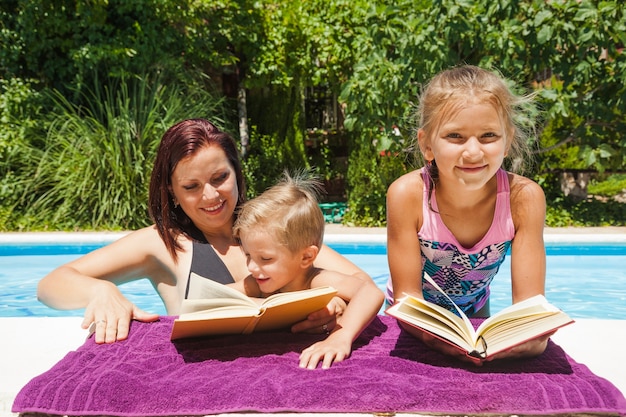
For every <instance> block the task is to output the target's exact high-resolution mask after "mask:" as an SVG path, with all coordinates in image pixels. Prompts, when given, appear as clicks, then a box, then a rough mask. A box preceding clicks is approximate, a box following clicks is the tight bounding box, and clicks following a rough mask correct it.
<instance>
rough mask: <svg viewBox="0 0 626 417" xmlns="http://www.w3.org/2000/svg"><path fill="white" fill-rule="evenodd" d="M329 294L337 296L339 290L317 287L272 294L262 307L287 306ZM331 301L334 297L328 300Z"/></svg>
mask: <svg viewBox="0 0 626 417" xmlns="http://www.w3.org/2000/svg"><path fill="white" fill-rule="evenodd" d="M327 294H333V296H334V295H335V294H337V290H336V289H334V288H332V287H317V288H310V289H308V290H301V291H289V292H281V293H277V294H272V295H270V296H269V297H267V298H266V299H265V300H263V302H262V303H261V307H271V306H279V305H281V304H287V303H291V302H293V301H297V300H301V299H305V298H312V297H317V296H321V295H327ZM330 299H332V297H330V298H329V299H328V300H329V301H330Z"/></svg>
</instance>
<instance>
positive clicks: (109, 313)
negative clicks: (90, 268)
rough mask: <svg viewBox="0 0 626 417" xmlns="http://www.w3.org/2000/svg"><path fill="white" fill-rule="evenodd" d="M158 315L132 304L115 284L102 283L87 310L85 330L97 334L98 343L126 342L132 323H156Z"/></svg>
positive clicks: (83, 323) (84, 322) (84, 321)
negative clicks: (132, 321)
mask: <svg viewBox="0 0 626 417" xmlns="http://www.w3.org/2000/svg"><path fill="white" fill-rule="evenodd" d="M158 318H159V315H158V314H152V313H146V312H145V311H143V310H141V309H140V308H138V307H137V306H135V305H134V304H133V303H131V302H130V301H129V300H128V299H127V298H126V297H124V295H122V293H121V292H120V291H119V289H118V288H117V287H116V286H115V284H113V283H111V282H109V281H102V285H100V286H98V289H97V291H95V295H94V297H93V298H92V299H91V301H90V302H89V304H88V305H87V307H86V308H85V316H84V319H83V322H82V327H83V329H89V333H90V335H91V334H92V333H95V341H96V343H113V342H116V341H120V340H125V339H126V338H127V337H128V331H129V330H130V321H131V320H139V321H144V322H150V321H156V320H157V319H158Z"/></svg>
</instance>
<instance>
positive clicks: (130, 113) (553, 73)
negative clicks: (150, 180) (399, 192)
mask: <svg viewBox="0 0 626 417" xmlns="http://www.w3.org/2000/svg"><path fill="white" fill-rule="evenodd" d="M625 43H626V9H624V7H623V5H622V2H621V1H618V0H607V1H601V2H597V1H593V0H564V1H549V2H546V1H544V0H522V1H514V0H501V1H497V2H493V1H487V0H480V1H470V0H441V1H437V2H432V1H426V0H395V1H391V0H375V1H368V0H311V1H306V2H292V1H287V0H281V1H274V0H260V1H259V0H216V1H211V2H207V1H198V0H180V1H172V0H137V1H132V2H128V1H124V0H95V1H89V2H84V1H79V2H75V1H69V0H60V1H53V0H12V1H4V2H1V3H0V45H2V47H1V48H0V83H2V84H0V86H1V92H2V96H1V97H0V111H1V112H2V113H1V117H2V119H1V120H0V157H2V160H0V174H2V178H0V197H1V198H2V203H0V207H2V211H1V213H0V214H1V215H2V219H3V220H2V223H3V224H4V225H7V226H3V225H2V224H0V227H7V228H27V227H40V228H43V227H46V225H50V226H49V227H51V228H52V227H54V228H56V227H57V225H56V224H54V221H55V220H54V219H58V221H59V222H60V223H61V224H62V227H63V228H72V227H75V225H74V224H71V223H72V221H73V220H71V219H72V216H70V215H68V214H67V213H70V214H74V213H80V216H79V217H80V219H81V220H78V221H77V222H76V224H78V222H92V221H94V219H96V220H98V219H104V218H108V217H109V216H110V215H109V214H104V211H103V212H98V210H99V209H98V208H97V206H98V205H102V206H103V207H105V206H106V207H107V210H110V211H113V212H115V211H118V213H117V214H115V216H117V217H118V218H124V219H125V220H123V221H122V223H120V227H122V225H129V227H130V225H133V224H143V223H142V222H143V221H144V219H145V207H139V206H136V205H133V206H132V207H130V206H128V207H123V206H124V204H123V203H121V202H122V198H123V197H122V193H130V190H131V189H133V185H132V184H134V187H135V188H136V189H138V190H141V185H138V183H140V182H141V181H144V182H145V179H146V176H145V173H140V172H139V171H141V170H138V169H137V168H136V167H135V168H134V169H130V168H125V169H122V168H121V167H120V164H127V163H132V164H135V165H141V164H144V165H145V164H149V158H150V150H149V149H150V146H151V145H148V144H147V143H144V142H143V141H145V140H146V139H145V137H146V135H150V136H152V135H153V133H152V132H156V133H155V134H156V137H157V138H158V137H159V135H160V133H162V129H163V128H164V127H165V125H166V124H167V123H168V122H169V121H171V120H174V119H180V118H184V117H189V116H191V113H194V112H193V111H190V110H189V108H190V107H186V106H191V107H193V106H195V105H197V106H201V105H202V103H203V100H204V98H202V97H198V95H200V96H201V95H202V94H204V93H203V91H205V90H206V89H207V88H209V89H210V88H211V84H212V83H216V84H217V85H224V86H226V87H225V88H224V90H223V94H224V95H226V96H228V97H231V98H232V97H234V93H235V92H236V90H235V89H233V88H232V87H233V85H234V86H237V87H238V86H240V85H243V86H245V87H246V88H248V92H249V94H250V97H251V100H250V108H249V109H248V110H249V113H250V118H251V121H252V122H253V123H254V124H253V126H252V140H251V151H252V152H253V155H252V156H251V157H250V158H249V160H247V161H245V163H246V164H247V167H248V169H247V171H248V170H249V171H250V172H249V173H248V175H249V177H250V178H249V182H250V190H251V192H253V191H254V192H256V191H259V190H261V191H262V189H263V188H264V187H265V186H266V185H269V184H270V183H272V182H273V181H274V180H275V178H276V176H277V175H274V174H279V173H280V172H282V169H283V167H288V168H298V167H303V166H307V165H310V166H313V167H315V168H317V169H318V170H319V172H320V173H321V174H322V175H323V176H324V177H325V178H326V179H330V178H332V177H333V176H336V175H344V174H343V173H341V172H339V170H336V169H334V167H333V158H334V156H333V152H332V150H331V149H324V150H322V151H320V152H318V153H317V154H314V155H307V154H306V153H305V151H306V150H305V148H304V140H305V136H304V132H305V126H304V124H303V119H304V117H303V108H302V96H303V91H304V89H305V88H306V87H312V86H319V85H324V86H327V89H328V90H329V91H332V92H333V93H335V94H339V97H340V101H341V111H340V116H341V117H343V120H342V121H343V127H345V128H346V129H347V130H348V132H349V137H350V138H351V141H352V142H351V143H350V144H349V149H350V150H351V151H352V152H351V154H350V158H349V162H350V168H349V170H348V171H347V173H345V175H346V176H347V178H346V180H347V184H348V187H349V188H348V197H349V206H350V210H349V211H348V213H347V214H346V217H347V218H349V219H350V222H351V223H354V224H370V225H374V224H383V223H384V218H385V216H384V211H385V208H384V198H383V197H384V194H385V192H386V186H387V185H388V184H389V183H390V182H391V181H392V180H393V179H394V178H395V177H397V176H399V175H401V174H402V173H403V172H405V171H406V170H408V169H411V168H412V167H413V164H412V163H407V162H406V160H405V159H404V158H402V157H392V158H384V157H382V156H381V155H380V151H390V152H391V154H392V155H395V154H398V153H400V152H401V151H402V150H403V149H405V148H407V147H409V146H410V143H409V138H413V137H414V133H413V131H414V128H415V120H414V117H413V112H414V108H415V105H416V104H417V103H416V102H417V100H418V93H419V91H420V89H421V86H422V85H423V83H424V82H426V81H427V80H428V79H430V78H431V77H432V76H433V75H434V74H435V73H437V72H439V71H440V70H442V69H445V68H448V67H450V66H453V65H458V64H461V63H469V64H476V65H481V66H483V67H487V68H494V69H498V70H500V71H501V72H502V73H503V75H505V76H506V77H508V78H510V79H511V80H512V84H513V85H514V86H516V88H519V89H520V91H530V90H536V91H537V92H538V96H537V97H538V100H539V102H540V104H541V105H542V107H543V110H544V111H545V118H544V121H545V122H544V121H540V122H539V123H538V125H537V130H538V131H543V133H542V135H541V142H540V148H541V149H539V150H538V152H539V153H538V161H537V162H538V164H537V165H536V167H537V168H536V169H535V171H534V172H531V173H530V174H529V175H530V176H531V177H533V178H535V179H537V181H538V182H540V184H541V185H542V187H544V189H545V190H546V194H547V195H548V197H549V198H550V199H551V200H554V203H552V202H551V200H550V205H551V206H553V208H554V211H553V212H552V213H551V214H550V217H551V218H552V219H553V220H554V221H555V222H557V221H562V222H564V223H572V222H578V221H581V220H580V216H583V215H589V216H591V215H592V213H591V211H587V210H586V209H583V208H576V207H570V206H567V205H564V203H563V202H562V201H560V200H559V198H560V197H561V196H560V189H559V186H558V177H557V176H556V173H557V172H558V171H559V170H562V169H564V168H568V169H594V170H597V171H599V172H603V171H605V170H608V171H611V170H623V169H624V168H625V165H626V149H625V148H626V139H624V137H625V135H624V133H625V132H626V116H625V115H626V108H625V107H626V100H624V99H623V98H624V97H626V54H624V52H623V46H624V44H625ZM157 72H159V73H161V74H167V75H163V78H162V79H161V84H158V85H154V86H151V88H150V89H145V90H144V93H141V94H145V102H144V104H146V106H148V107H149V108H150V109H151V110H145V111H146V112H148V113H153V112H154V113H156V114H158V115H157V116H148V115H146V114H137V113H135V112H134V110H130V107H129V106H130V105H127V104H124V103H125V100H127V99H124V98H122V97H124V94H127V95H128V96H129V97H130V96H135V97H136V98H135V100H137V101H140V99H139V98H137V95H139V94H140V93H139V90H140V89H136V90H133V89H134V88H135V87H131V86H130V84H128V85H127V87H126V88H127V93H120V92H119V91H121V90H120V89H119V88H118V87H119V86H114V84H115V83H112V82H111V81H110V80H112V79H119V78H120V77H122V76H124V77H126V74H129V75H128V76H127V77H128V78H127V79H126V81H129V80H130V79H132V78H133V77H134V76H141V74H145V73H151V74H152V73H157ZM96 74H99V75H100V77H101V78H103V79H105V84H104V85H105V87H102V86H101V85H100V84H99V83H98V79H97V76H96ZM102 74H104V75H102ZM188 74H191V75H190V76H188ZM198 74H202V75H203V74H210V77H211V81H210V82H209V81H207V79H206V78H202V77H201V76H199V75H198ZM189 78H191V80H192V81H191V83H193V87H180V82H181V81H182V82H183V83H187V85H189V83H190V81H189ZM22 80H23V81H22ZM26 80H29V81H26ZM30 80H32V81H30ZM133 82H134V81H133ZM86 86H92V87H90V91H89V90H88V89H87V88H86ZM164 86H167V88H165V87H164ZM46 88H54V89H56V90H57V91H58V93H59V94H60V96H58V95H57V96H56V98H57V104H58V105H59V107H57V108H56V109H55V110H54V112H53V114H50V105H49V103H48V101H47V95H45V94H42V93H43V92H44V91H45V89H46ZM98 89H100V90H102V91H100V93H98ZM107 89H108V90H109V91H108V92H105V90H107ZM148 90H150V92H147V91H148ZM177 94H178V95H182V94H184V95H185V100H182V99H180V97H179V98H178V100H179V102H180V101H184V105H180V103H178V104H177V103H176V101H175V100H174V99H173V98H172V97H176V96H177ZM60 97H63V99H60ZM150 97H154V99H152V98H150ZM168 97H169V98H168ZM97 100H103V101H101V102H100V103H97V102H95V103H94V101H97ZM129 100H130V99H129ZM151 100H154V103H157V102H158V103H161V104H159V105H157V104H154V106H155V107H154V108H152V107H150V106H152V104H150V103H152V101H151ZM169 100H172V102H170V101H169ZM131 101H132V100H131ZM105 102H106V104H103V103H105ZM164 103H165V104H164ZM124 106H127V107H124ZM98 107H108V108H107V109H106V110H105V109H100V110H98ZM117 107H120V108H119V109H118V108H117ZM183 108H184V111H185V113H186V114H184V115H183V114H182V113H177V112H178V111H181V112H182V111H183ZM212 108H213V107H211V106H209V109H208V110H206V111H204V112H202V111H198V112H199V113H202V114H204V115H209V117H210V118H212V119H213V117H212V115H211V112H212V110H211V109H212ZM198 112H195V113H194V114H198ZM171 114H178V116H171ZM50 116H55V117H54V118H53V125H52V126H51V128H50V129H48V126H49V124H50V123H51V122H50ZM224 118H225V119H226V120H224V122H225V126H226V127H227V128H228V129H229V130H230V131H231V132H233V131H234V130H233V129H232V126H236V121H235V117H233V114H228V115H227V116H224ZM81 119H84V120H81ZM134 119H137V120H143V121H144V122H145V121H148V122H146V123H147V124H143V125H142V124H140V123H136V124H135V125H133V122H131V121H132V120H134ZM394 125H395V126H398V128H399V131H400V132H401V136H400V137H396V136H395V135H391V134H389V133H388V132H390V131H391V129H392V126H394ZM341 127H342V126H341V125H339V126H338V129H341ZM42 132H46V133H45V134H42ZM137 135H139V136H137ZM62 136H66V138H65V139H63V138H62ZM113 136H117V137H119V138H125V139H124V143H111V142H112V139H110V138H111V137H113ZM139 137H140V138H141V140H139V139H137V138H139ZM131 138H133V139H132V141H131ZM402 138H404V140H405V141H406V142H402ZM255 141H258V143H254V142H255ZM44 145H45V146H44ZM72 146H73V147H76V148H77V149H79V150H81V151H82V152H83V153H84V155H83V156H82V158H83V160H82V161H81V160H80V159H79V152H78V151H72V149H71V147H72ZM98 147H100V148H102V149H101V150H100V151H98V150H97V148H98ZM107 149H108V150H109V151H110V152H112V151H113V150H114V149H115V152H121V155H119V156H117V157H116V158H117V159H115V158H113V159H107V158H106V157H103V159H102V161H101V162H100V165H101V166H98V161H97V160H96V159H97V158H96V157H95V156H94V157H93V158H91V159H92V160H91V161H90V162H87V160H88V159H89V157H90V156H91V155H92V154H93V155H95V154H97V153H98V152H106V150H107ZM44 150H45V154H43V155H42V151H44ZM134 152H141V153H142V154H143V156H142V157H139V156H136V155H135V156H129V155H130V154H133V153H134ZM70 156H71V157H72V158H75V159H76V160H75V162H74V163H73V165H71V164H70V163H69V162H67V163H66V165H65V167H63V164H64V163H65V162H62V161H61V160H59V159H58V158H60V157H63V158H69V157H70ZM41 158H46V160H45V161H46V165H43V162H40V159H41ZM55 158H57V159H56V160H55ZM142 158H143V159H142ZM42 161H43V160H42ZM63 161H64V160H63ZM277 161H278V163H277ZM116 164H118V165H116ZM48 165H49V166H48ZM35 166H37V167H39V171H37V175H38V176H37V177H36V178H37V181H33V175H34V172H33V170H32V169H31V168H32V167H35ZM105 166H107V167H114V168H115V169H116V170H119V173H118V174H112V173H109V176H105V168H104V167H105ZM70 167H71V168H72V169H74V167H83V168H85V170H86V171H89V172H92V173H93V174H88V175H92V177H94V178H95V177H96V175H98V176H100V177H101V178H106V179H107V181H110V182H111V183H116V182H118V181H121V180H120V178H119V176H121V175H130V176H131V177H130V178H129V179H128V184H121V185H119V187H118V189H119V190H125V191H123V192H122V191H120V193H119V194H116V193H115V192H114V191H112V189H109V190H108V191H106V192H105V188H107V187H106V186H102V187H103V188H102V189H93V188H91V189H90V187H89V186H88V185H86V184H84V182H85V180H84V178H85V177H88V175H87V174H85V177H80V176H79V175H78V174H76V176H74V177H72V175H73V174H72V173H71V171H72V170H71V169H70ZM86 167H89V168H88V169H87V168H86ZM127 169H128V171H127ZM274 171H276V172H274ZM44 174H45V175H46V177H44ZM118 175H119V176H118ZM70 178H72V181H75V187H76V190H78V191H75V192H74V194H76V195H80V194H83V195H82V196H81V197H85V198H87V199H88V200H87V201H90V203H89V204H84V205H83V206H84V207H83V206H80V205H78V204H77V203H68V202H67V200H68V199H69V198H70V197H71V194H72V192H71V191H70V187H69V186H68V187H66V188H65V189H63V188H62V187H61V188H58V187H60V185H59V184H60V183H62V182H63V180H65V182H67V183H68V184H69V182H70ZM81 180H82V181H81ZM35 182H39V184H37V185H35V184H34V183H35ZM105 183H106V181H105ZM27 186H28V187H29V188H28V190H29V192H26V188H25V187H27ZM61 190H63V191H61ZM141 192H143V191H139V192H136V193H134V196H135V197H134V198H135V200H140V196H142V194H141ZM55 193H60V194H59V195H58V196H56V197H54V196H53V195H54V194H55ZM88 193H93V194H94V195H96V194H99V195H100V197H101V198H104V196H106V198H110V199H111V201H106V202H101V203H99V204H96V203H94V202H93V201H95V200H91V199H89V195H88ZM115 199H117V201H116V200H115ZM44 200H46V201H48V203H47V205H45V207H46V210H48V211H47V212H45V213H44V212H42V213H37V212H36V211H35V209H34V208H32V207H31V206H30V205H31V204H33V207H38V208H39V209H41V210H43V207H44V206H43V205H42V204H43V202H44ZM74 200H77V198H74ZM133 204H134V203H133ZM53 205H56V206H55V207H56V208H58V211H59V213H57V212H56V211H55V210H53V209H52V208H51V207H53ZM88 206H89V209H87V208H85V207H88ZM581 207H582V206H581ZM15 210H18V211H20V212H22V213H23V214H24V217H22V219H27V220H24V221H22V220H20V221H18V220H16V219H17V216H16V214H15V213H16V212H15ZM27 210H30V211H28V212H27ZM560 210H573V212H572V213H570V217H571V218H566V217H567V216H564V215H563V214H562V213H561V212H560ZM596 210H597V212H598V213H599V211H601V210H600V209H598V208H597V207H596ZM608 210H609V209H607V211H608ZM611 210H613V209H611ZM88 212H89V213H88ZM131 212H132V214H130V213H131ZM611 212H612V213H613V214H615V215H617V214H618V213H617V212H615V211H611ZM5 213H8V217H5ZM107 213H108V212H107ZM576 216H578V217H576ZM134 218H139V219H141V220H140V221H139V222H138V223H133V221H134V220H133V219H134ZM622 218H623V217H622ZM5 219H6V220H5ZM558 219H561V220H558ZM98 221H99V220H98ZM594 221H596V220H594ZM597 221H604V220H597ZM607 221H608V220H607ZM34 225H37V226H34ZM76 227H79V226H76ZM123 227H125V226H123Z"/></svg>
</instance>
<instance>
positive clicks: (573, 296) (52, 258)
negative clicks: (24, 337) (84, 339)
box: [0, 242, 626, 320]
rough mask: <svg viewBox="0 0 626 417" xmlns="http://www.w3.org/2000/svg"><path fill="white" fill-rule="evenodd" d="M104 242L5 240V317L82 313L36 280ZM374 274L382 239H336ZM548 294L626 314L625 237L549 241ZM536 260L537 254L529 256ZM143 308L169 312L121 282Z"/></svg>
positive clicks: (502, 277)
mask: <svg viewBox="0 0 626 417" xmlns="http://www.w3.org/2000/svg"><path fill="white" fill-rule="evenodd" d="M100 246H101V244H99V243H84V244H81V243H78V244H3V245H0V317H24V316H48V317H59V316H82V314H83V311H82V310H73V311H58V310H53V309H50V308H48V307H46V306H45V305H43V304H41V303H39V302H38V301H37V299H36V296H35V291H36V287H37V282H38V281H39V280H40V279H41V277H43V276H44V275H46V274H47V273H48V272H50V271H51V270H52V269H54V268H55V267H57V266H59V265H62V264H64V263H66V262H68V261H70V260H72V259H75V258H77V257H79V256H80V255H81V254H84V253H87V252H89V251H92V250H94V249H96V248H98V247H100ZM330 246H331V247H333V248H334V249H336V250H337V251H339V252H340V253H342V254H344V255H345V256H346V257H347V258H348V259H350V260H351V261H352V262H354V263H355V264H357V265H358V266H359V267H361V268H362V269H364V270H365V271H366V272H368V273H369V274H370V276H372V278H373V279H374V281H375V282H376V283H377V285H378V286H379V287H380V288H381V289H384V287H385V285H386V283H387V278H388V276H389V269H388V266H387V257H386V247H385V245H384V244H382V243H362V242H359V243H331V244H330ZM546 252H547V254H548V257H547V278H546V297H547V298H548V300H550V302H552V303H553V304H555V305H557V306H558V307H560V308H561V309H563V310H564V311H565V312H567V313H568V314H570V315H571V316H572V317H573V318H596V319H617V320H626V268H625V267H624V265H625V264H626V244H625V243H610V244H600V243H558V244H554V243H552V244H551V243H548V244H547V245H546ZM529 262H532V260H529ZM509 277H510V258H509V257H507V260H506V261H505V262H504V263H503V265H502V267H501V268H500V272H499V273H498V275H497V276H496V278H495V279H494V282H493V284H492V296H491V310H492V312H496V311H499V310H501V309H503V308H505V307H506V306H508V305H510V280H509ZM120 289H121V291H122V292H123V293H124V294H125V295H126V296H127V297H128V298H129V299H130V300H131V301H132V302H134V303H135V304H137V305H138V306H139V307H140V308H142V309H144V310H146V311H150V312H156V313H159V314H165V308H164V307H163V305H162V303H161V300H160V298H159V297H158V295H156V292H155V291H154V289H153V288H152V286H151V285H150V283H149V282H148V280H140V281H135V282H131V283H127V284H123V285H121V286H120Z"/></svg>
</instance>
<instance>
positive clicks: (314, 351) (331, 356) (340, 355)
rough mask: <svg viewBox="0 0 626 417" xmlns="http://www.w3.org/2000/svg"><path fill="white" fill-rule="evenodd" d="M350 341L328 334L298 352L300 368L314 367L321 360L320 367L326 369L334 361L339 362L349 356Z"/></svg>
mask: <svg viewBox="0 0 626 417" xmlns="http://www.w3.org/2000/svg"><path fill="white" fill-rule="evenodd" d="M351 348H352V343H351V342H350V341H349V340H347V341H346V340H341V339H340V338H338V337H336V338H333V336H332V335H331V336H329V337H328V339H326V340H323V341H321V342H317V343H315V344H313V345H311V346H309V347H308V348H306V349H304V350H303V351H302V353H301V354H300V368H306V369H315V368H317V365H318V363H320V362H322V369H328V368H330V366H331V365H332V364H333V363H334V362H341V361H343V360H344V359H346V358H347V357H348V356H350V350H351Z"/></svg>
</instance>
